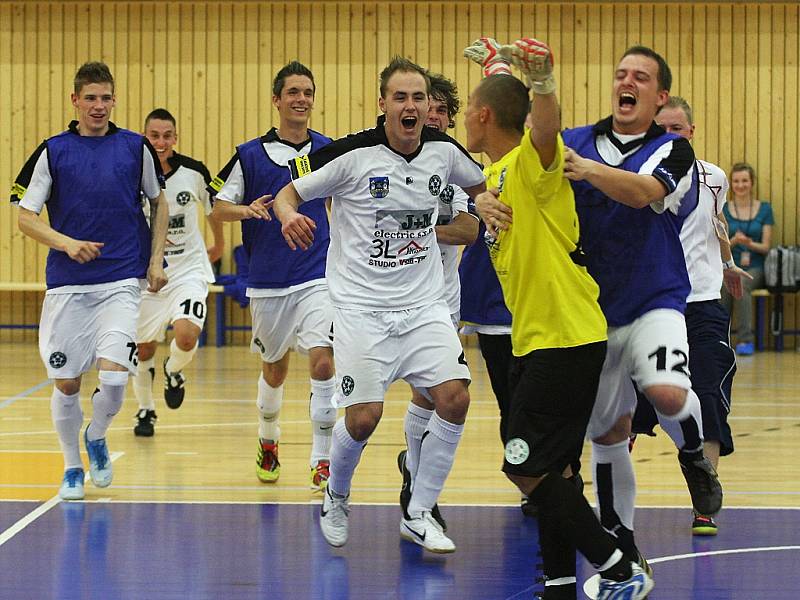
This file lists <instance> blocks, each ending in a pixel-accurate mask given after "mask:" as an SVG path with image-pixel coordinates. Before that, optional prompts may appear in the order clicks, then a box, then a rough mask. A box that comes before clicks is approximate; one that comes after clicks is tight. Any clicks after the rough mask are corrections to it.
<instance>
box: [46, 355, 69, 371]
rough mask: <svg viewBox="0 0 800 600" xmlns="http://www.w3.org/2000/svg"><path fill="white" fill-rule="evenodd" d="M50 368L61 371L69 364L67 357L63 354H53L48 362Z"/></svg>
mask: <svg viewBox="0 0 800 600" xmlns="http://www.w3.org/2000/svg"><path fill="white" fill-rule="evenodd" d="M48 362H49V363H50V366H51V367H53V368H54V369H60V368H61V367H63V366H64V365H65V364H67V355H66V354H64V353H63V352H53V353H52V354H51V355H50V359H49V360H48Z"/></svg>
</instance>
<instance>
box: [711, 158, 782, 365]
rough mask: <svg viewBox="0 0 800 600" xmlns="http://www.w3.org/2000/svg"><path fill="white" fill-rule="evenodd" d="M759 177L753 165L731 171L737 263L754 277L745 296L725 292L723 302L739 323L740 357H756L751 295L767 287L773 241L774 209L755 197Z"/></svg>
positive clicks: (730, 216) (728, 211) (729, 210)
mask: <svg viewBox="0 0 800 600" xmlns="http://www.w3.org/2000/svg"><path fill="white" fill-rule="evenodd" d="M755 180H756V173H755V170H754V169H753V167H751V166H750V165H749V164H747V163H744V162H741V163H736V164H735V165H733V168H732V169H731V191H732V198H731V202H729V203H727V204H726V205H725V207H724V208H723V212H724V213H725V218H726V219H727V221H728V228H729V236H730V240H731V249H732V250H733V259H734V260H735V261H736V264H737V265H738V266H740V267H741V268H742V269H744V270H745V271H747V272H748V273H750V275H751V276H752V277H753V279H752V280H747V279H742V283H743V288H744V294H743V295H742V297H741V299H738V300H737V299H735V298H733V297H732V296H731V295H730V294H729V293H728V291H727V290H726V289H724V288H723V290H722V302H723V304H724V305H725V307H726V308H727V309H728V311H729V312H730V313H731V317H732V322H733V323H735V330H734V333H735V336H736V341H737V344H736V353H737V354H740V355H745V356H746V355H749V354H752V353H753V308H752V299H751V292H752V291H753V290H754V289H758V288H761V287H764V257H765V256H766V254H767V252H769V248H770V244H771V241H772V225H773V223H774V222H775V220H774V218H773V216H772V206H770V204H769V203H768V202H766V201H762V200H758V199H757V198H755V196H754V193H753V185H754V184H755Z"/></svg>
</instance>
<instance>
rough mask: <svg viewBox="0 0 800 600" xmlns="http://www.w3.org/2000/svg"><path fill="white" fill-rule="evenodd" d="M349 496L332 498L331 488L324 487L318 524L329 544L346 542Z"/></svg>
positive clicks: (336, 545) (343, 543)
mask: <svg viewBox="0 0 800 600" xmlns="http://www.w3.org/2000/svg"><path fill="white" fill-rule="evenodd" d="M349 499H350V497H349V496H346V497H345V498H334V497H333V495H332V493H331V488H329V487H327V486H326V487H325V494H324V495H323V497H322V507H321V509H320V511H319V526H320V528H321V529H322V535H323V536H325V541H326V542H328V543H329V544H330V545H331V546H335V547H337V548H338V547H339V546H344V545H345V543H346V542H347V528H348V515H349V514H350V504H349Z"/></svg>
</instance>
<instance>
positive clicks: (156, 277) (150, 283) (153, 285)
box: [147, 264, 169, 292]
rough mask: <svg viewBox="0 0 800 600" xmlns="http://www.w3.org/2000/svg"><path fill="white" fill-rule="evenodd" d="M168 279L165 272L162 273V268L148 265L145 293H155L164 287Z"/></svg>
mask: <svg viewBox="0 0 800 600" xmlns="http://www.w3.org/2000/svg"><path fill="white" fill-rule="evenodd" d="M168 281H169V278H168V277H167V274H166V272H165V271H164V267H163V266H161V265H160V264H159V265H150V268H148V269H147V291H148V292H157V291H159V290H160V289H161V288H163V287H164V286H165V285H167V282H168Z"/></svg>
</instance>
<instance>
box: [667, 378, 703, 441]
mask: <svg viewBox="0 0 800 600" xmlns="http://www.w3.org/2000/svg"><path fill="white" fill-rule="evenodd" d="M656 414H657V415H658V424H659V425H661V429H663V430H664V431H665V432H666V434H667V435H668V436H669V437H670V438H671V439H672V441H673V442H674V443H675V446H676V447H677V448H678V450H682V451H684V452H698V451H700V450H702V449H703V413H702V411H701V409H700V398H698V397H697V394H696V393H695V392H694V390H692V389H690V390H688V391H687V392H686V402H684V404H683V408H681V409H680V411H678V413H677V414H675V415H671V416H667V415H665V414H662V413H660V412H658V411H656Z"/></svg>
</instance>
